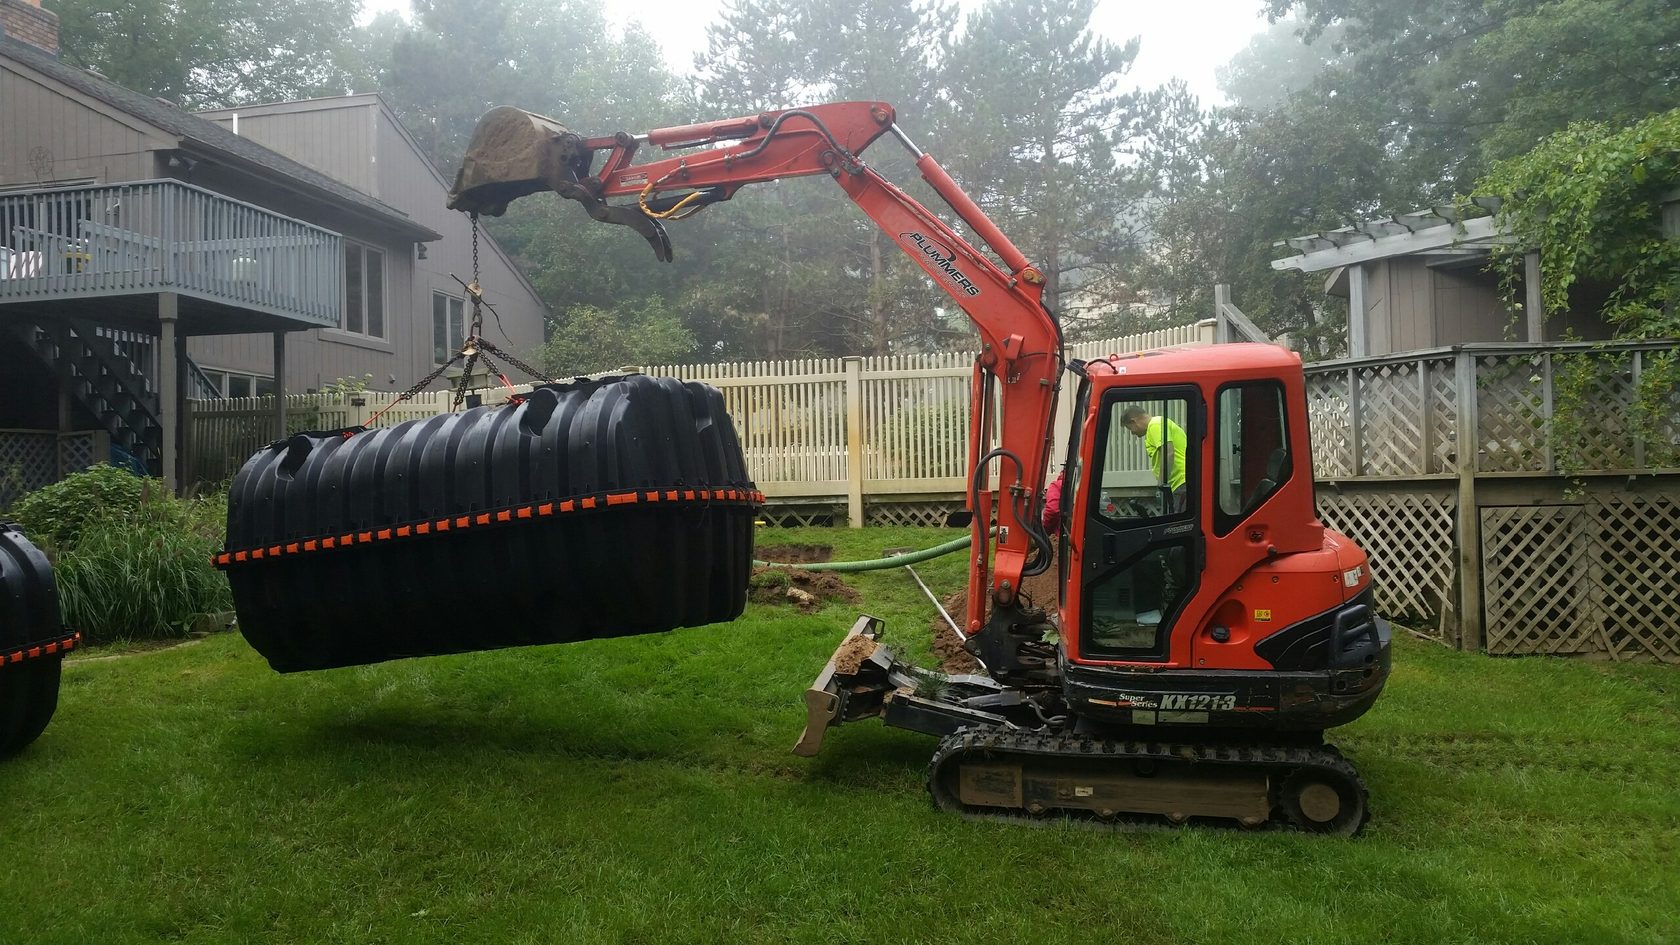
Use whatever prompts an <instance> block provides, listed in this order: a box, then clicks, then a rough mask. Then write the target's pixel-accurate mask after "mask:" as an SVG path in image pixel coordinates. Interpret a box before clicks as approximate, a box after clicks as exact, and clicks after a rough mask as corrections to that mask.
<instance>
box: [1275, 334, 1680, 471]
mask: <svg viewBox="0 0 1680 945" xmlns="http://www.w3.org/2000/svg"><path fill="white" fill-rule="evenodd" d="M1677 350H1680V341H1673V340H1670V341H1643V342H1593V343H1575V344H1547V345H1534V344H1522V345H1499V344H1474V345H1464V346H1461V347H1457V348H1442V349H1436V350H1430V351H1414V352H1410V353H1407V354H1403V355H1392V356H1387V357H1375V358H1350V359H1347V360H1341V361H1321V362H1318V363H1315V364H1309V365H1307V404H1308V411H1309V415H1310V417H1311V423H1312V441H1313V465H1314V467H1315V471H1316V474H1317V476H1318V478H1319V479H1337V480H1341V479H1363V478H1429V477H1441V478H1450V477H1453V476H1456V475H1457V474H1458V473H1459V472H1461V471H1463V470H1464V469H1465V467H1464V466H1462V465H1461V464H1462V463H1463V462H1466V461H1467V462H1468V463H1469V466H1468V470H1469V471H1471V472H1475V473H1532V474H1540V475H1545V474H1554V473H1565V474H1574V473H1582V472H1603V473H1619V472H1628V473H1634V472H1641V473H1643V472H1652V471H1656V470H1663V469H1674V468H1676V467H1680V389H1677V388H1676V387H1673V386H1668V385H1666V384H1665V385H1660V389H1659V386H1656V385H1653V384H1652V383H1651V378H1649V377H1647V374H1648V372H1649V371H1650V370H1651V368H1652V366H1653V365H1654V364H1656V363H1657V361H1656V360H1655V359H1662V360H1665V361H1666V360H1667V359H1670V358H1673V357H1675V356H1676V354H1675V352H1676V351H1677ZM1560 424H1562V426H1560ZM1562 429H1568V430H1570V431H1572V435H1570V436H1568V437H1567V439H1566V438H1565V437H1562V436H1560V435H1559V433H1558V432H1557V431H1559V430H1562ZM1577 434H1578V435H1577ZM1461 439H1462V440H1464V441H1466V442H1471V443H1472V444H1473V447H1472V448H1470V449H1468V450H1465V449H1461V448H1460V446H1459V443H1460V440H1461ZM1466 457H1467V460H1466Z"/></svg>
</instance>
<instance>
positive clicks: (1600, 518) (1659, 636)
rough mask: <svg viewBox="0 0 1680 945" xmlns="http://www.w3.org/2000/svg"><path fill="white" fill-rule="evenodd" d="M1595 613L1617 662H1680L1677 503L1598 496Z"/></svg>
mask: <svg viewBox="0 0 1680 945" xmlns="http://www.w3.org/2000/svg"><path fill="white" fill-rule="evenodd" d="M1585 514H1586V520H1587V524H1588V527H1589V528H1590V529H1591V542H1590V544H1591V563H1590V568H1591V575H1592V586H1593V591H1594V600H1593V606H1592V614H1591V616H1592V617H1593V618H1594V620H1595V621H1596V624H1597V629H1598V631H1599V639H1600V642H1601V643H1602V644H1603V648H1604V649H1605V650H1606V651H1607V652H1608V653H1609V654H1610V656H1611V658H1613V659H1628V658H1630V657H1632V658H1640V659H1656V660H1661V661H1663V662H1666V663H1676V662H1680V499H1677V498H1675V497H1673V496H1629V495H1615V494H1612V495H1608V496H1598V495H1594V496H1593V497H1592V498H1591V499H1590V500H1589V501H1588V503H1587V506H1586V509H1585Z"/></svg>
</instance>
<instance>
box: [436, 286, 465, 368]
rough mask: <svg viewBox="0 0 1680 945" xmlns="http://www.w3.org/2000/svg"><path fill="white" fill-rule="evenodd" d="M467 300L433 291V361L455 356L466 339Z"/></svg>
mask: <svg viewBox="0 0 1680 945" xmlns="http://www.w3.org/2000/svg"><path fill="white" fill-rule="evenodd" d="M466 333H467V325H466V302H465V301H463V300H462V299H458V298H455V297H453V296H449V295H445V294H444V293H442V292H433V293H432V362H433V363H434V364H442V363H444V362H445V361H448V360H449V359H450V358H452V357H454V356H455V352H456V351H459V350H460V348H461V342H462V341H464V340H465V339H466Z"/></svg>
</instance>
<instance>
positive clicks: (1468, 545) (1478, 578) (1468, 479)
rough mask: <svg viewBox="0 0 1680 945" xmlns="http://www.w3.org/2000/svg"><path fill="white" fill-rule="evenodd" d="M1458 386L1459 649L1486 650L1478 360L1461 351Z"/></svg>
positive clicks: (1456, 375)
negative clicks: (1479, 499) (1478, 478)
mask: <svg viewBox="0 0 1680 945" xmlns="http://www.w3.org/2000/svg"><path fill="white" fill-rule="evenodd" d="M1456 360H1457V363H1456V364H1455V365H1454V366H1453V380H1454V381H1455V382H1456V383H1457V385H1458V451H1457V452H1458V457H1457V458H1458V604H1459V606H1458V648H1459V649H1461V650H1467V651H1471V652H1479V651H1480V650H1481V649H1482V641H1483V639H1484V633H1483V626H1482V511H1481V508H1480V507H1479V506H1478V505H1477V503H1476V467H1477V465H1478V462H1477V454H1478V452H1479V451H1478V448H1477V447H1478V445H1479V442H1478V441H1479V436H1478V434H1477V432H1476V427H1477V419H1476V356H1475V355H1473V354H1471V353H1470V352H1468V351H1464V350H1460V351H1459V352H1458V354H1457V355H1456Z"/></svg>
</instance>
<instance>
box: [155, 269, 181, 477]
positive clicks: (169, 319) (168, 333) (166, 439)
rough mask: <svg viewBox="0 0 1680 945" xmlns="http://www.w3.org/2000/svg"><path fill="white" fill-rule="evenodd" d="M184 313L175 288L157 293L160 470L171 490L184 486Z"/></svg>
mask: <svg viewBox="0 0 1680 945" xmlns="http://www.w3.org/2000/svg"><path fill="white" fill-rule="evenodd" d="M180 314H181V297H180V296H178V295H176V294H175V293H173V292H159V293H158V325H159V329H158V419H159V421H160V422H161V424H162V426H163V446H162V454H163V455H162V458H161V465H162V466H163V468H162V469H161V470H159V471H160V472H161V473H162V474H163V482H164V485H166V486H168V487H169V491H171V492H179V491H180V490H181V480H180V477H179V476H178V475H177V473H176V469H175V464H176V461H177V459H178V457H177V456H176V453H177V449H176V445H175V444H176V435H177V432H178V431H177V429H176V424H177V423H178V422H180V419H181V362H180V360H179V357H178V354H177V349H176V346H175V331H176V327H177V326H176V321H177V320H178V319H179V318H180Z"/></svg>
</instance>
